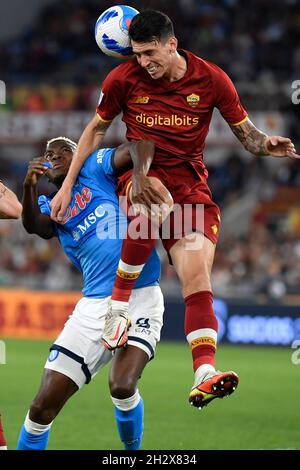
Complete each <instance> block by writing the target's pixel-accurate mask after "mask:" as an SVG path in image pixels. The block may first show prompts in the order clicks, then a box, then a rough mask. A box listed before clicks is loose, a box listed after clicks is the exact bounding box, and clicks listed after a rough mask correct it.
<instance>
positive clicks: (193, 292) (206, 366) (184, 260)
mask: <svg viewBox="0 0 300 470" xmlns="http://www.w3.org/2000/svg"><path fill="white" fill-rule="evenodd" d="M214 253H215V245H214V244H213V243H212V242H211V241H210V240H209V239H208V238H207V237H205V236H204V235H203V234H201V233H192V234H190V235H187V236H186V237H184V238H182V239H181V240H179V241H178V242H176V243H175V244H174V245H173V247H172V248H171V249H170V255H171V257H172V261H173V264H174V267H175V269H176V272H177V274H178V277H179V279H180V283H181V287H182V293H183V297H184V300H185V306H186V308H185V334H186V337H187V341H188V343H189V345H190V347H191V350H192V357H193V365H194V372H195V381H194V385H193V388H192V391H191V393H190V396H189V401H190V403H191V405H193V406H196V407H197V408H202V407H203V406H205V405H207V404H208V403H209V402H210V401H212V400H213V399H215V398H223V397H224V396H227V395H230V394H231V393H232V392H233V391H234V390H235V389H236V387H237V385H238V381H239V378H238V376H237V374H235V373H234V372H232V371H230V372H224V373H222V372H218V371H216V370H215V352H216V347H217V332H218V321H217V318H216V316H215V313H214V310H213V294H212V288H211V282H210V275H211V269H212V265H213V259H214Z"/></svg>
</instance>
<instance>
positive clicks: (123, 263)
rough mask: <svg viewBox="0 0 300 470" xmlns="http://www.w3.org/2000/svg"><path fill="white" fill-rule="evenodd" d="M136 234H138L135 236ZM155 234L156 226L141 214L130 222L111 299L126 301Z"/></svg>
mask: <svg viewBox="0 0 300 470" xmlns="http://www.w3.org/2000/svg"><path fill="white" fill-rule="evenodd" d="M138 228H139V230H138ZM138 234H140V236H138V237H137V235H138ZM157 235H158V227H157V226H155V225H154V224H153V223H151V221H150V220H149V219H148V217H146V216H145V215H143V214H140V215H139V216H137V217H135V218H134V219H133V220H132V221H131V222H130V224H129V226H128V229H127V234H126V238H124V240H123V245H122V251H121V259H120V262H119V266H118V269H117V274H116V278H115V283H114V287H113V291H112V296H111V298H112V299H114V300H121V301H123V302H128V300H129V297H130V294H131V291H132V289H133V286H134V283H135V281H136V280H137V278H138V277H139V275H140V273H141V272H142V269H143V267H144V264H145V263H146V262H147V260H148V258H149V256H150V255H151V252H152V250H153V248H154V246H155V243H156V239H157Z"/></svg>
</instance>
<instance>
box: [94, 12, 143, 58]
mask: <svg viewBox="0 0 300 470" xmlns="http://www.w3.org/2000/svg"><path fill="white" fill-rule="evenodd" d="M138 13H139V12H138V11H137V10H136V9H135V8H132V7H128V6H126V5H116V6H114V7H110V8H108V9H107V10H105V11H104V12H103V13H102V14H101V15H100V16H99V18H98V20H97V22H96V25H95V39H96V42H97V44H98V46H99V47H100V49H101V51H102V52H104V54H106V55H110V56H113V57H119V58H124V57H125V58H126V57H128V56H131V55H132V49H131V45H130V39H129V35H128V29H129V26H130V23H131V20H132V18H133V17H134V16H136V15H137V14H138Z"/></svg>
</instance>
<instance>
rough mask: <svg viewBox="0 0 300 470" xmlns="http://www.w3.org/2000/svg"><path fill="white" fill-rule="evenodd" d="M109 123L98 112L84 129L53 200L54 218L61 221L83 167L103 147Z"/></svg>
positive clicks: (52, 215)
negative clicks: (66, 172) (91, 155)
mask: <svg viewBox="0 0 300 470" xmlns="http://www.w3.org/2000/svg"><path fill="white" fill-rule="evenodd" d="M109 125H110V121H107V122H106V121H103V120H101V119H99V116H98V115H97V114H96V115H95V116H94V117H93V119H92V120H91V121H90V122H89V123H88V125H87V126H86V128H85V129H84V131H83V133H82V135H81V137H80V139H79V142H78V146H77V150H76V152H75V154H74V157H73V159H72V163H71V166H70V168H69V171H68V174H67V176H66V178H65V181H64V182H63V184H62V186H61V188H60V190H59V191H58V193H57V194H56V195H55V197H54V198H53V200H52V202H51V218H52V219H53V220H55V221H57V222H61V220H62V218H63V215H64V213H65V211H66V209H67V207H68V204H69V202H70V200H71V194H72V188H73V185H74V183H75V181H76V178H77V176H78V174H79V172H80V170H81V167H82V165H83V164H84V162H85V160H86V159H87V157H88V156H89V155H90V154H91V153H93V152H94V151H95V150H96V149H97V148H99V147H101V144H102V141H103V138H104V135H105V132H106V130H107V128H108V127H109Z"/></svg>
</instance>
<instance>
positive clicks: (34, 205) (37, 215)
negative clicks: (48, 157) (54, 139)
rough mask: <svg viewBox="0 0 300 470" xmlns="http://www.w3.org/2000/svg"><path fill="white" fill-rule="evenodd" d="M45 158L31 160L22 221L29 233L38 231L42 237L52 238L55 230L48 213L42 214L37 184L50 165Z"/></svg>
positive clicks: (26, 181) (25, 185) (26, 180)
mask: <svg viewBox="0 0 300 470" xmlns="http://www.w3.org/2000/svg"><path fill="white" fill-rule="evenodd" d="M43 160H44V158H43V157H41V158H36V159H34V160H32V161H31V162H29V165H28V171H27V174H26V177H25V180H24V184H23V188H24V191H23V201H22V204H23V212H22V222H23V225H24V228H25V230H26V231H27V232H28V233H36V234H37V235H39V236H40V237H41V238H46V239H48V238H52V237H53V236H54V230H53V226H52V222H51V219H50V217H49V216H48V215H45V214H41V212H40V208H39V205H38V192H37V184H38V180H39V179H40V177H41V176H43V175H44V174H45V173H46V171H47V170H48V167H47V166H45V165H44V164H43V163H44V162H43Z"/></svg>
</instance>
